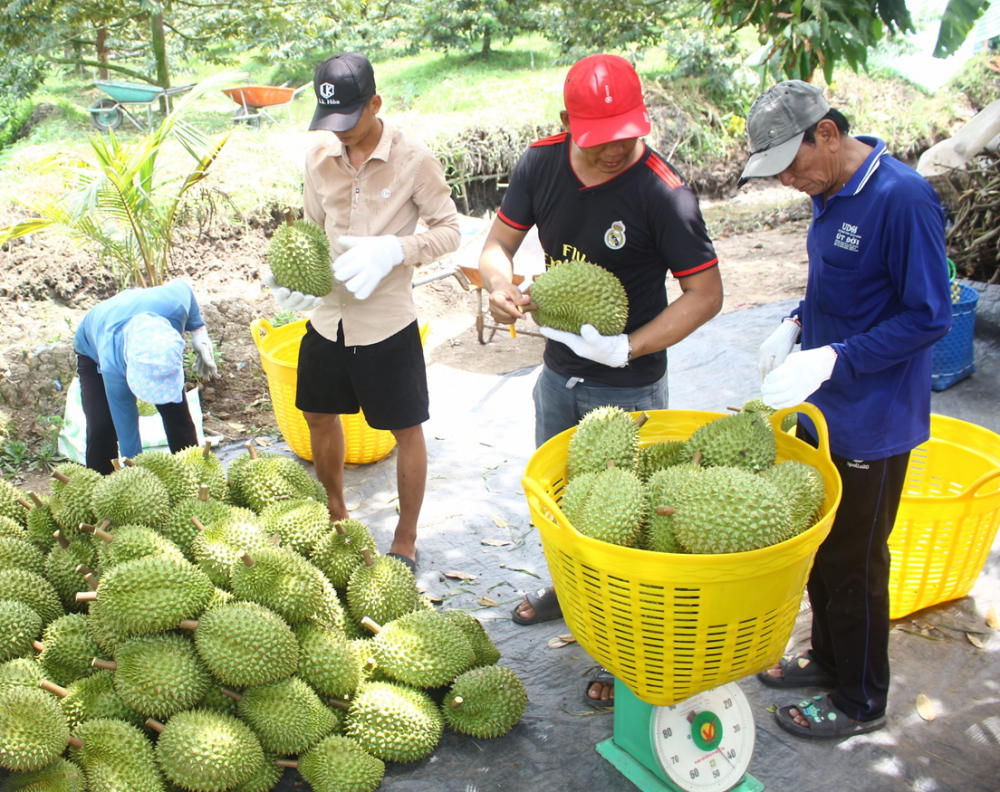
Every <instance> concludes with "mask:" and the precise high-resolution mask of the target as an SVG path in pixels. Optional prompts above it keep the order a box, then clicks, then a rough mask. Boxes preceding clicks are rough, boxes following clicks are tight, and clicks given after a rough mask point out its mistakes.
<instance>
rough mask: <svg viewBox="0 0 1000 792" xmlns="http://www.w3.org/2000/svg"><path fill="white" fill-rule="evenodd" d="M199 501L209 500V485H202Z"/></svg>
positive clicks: (199, 491)
mask: <svg viewBox="0 0 1000 792" xmlns="http://www.w3.org/2000/svg"><path fill="white" fill-rule="evenodd" d="M198 500H200V501H207V500H208V484H202V485H201V486H200V487H199V488H198Z"/></svg>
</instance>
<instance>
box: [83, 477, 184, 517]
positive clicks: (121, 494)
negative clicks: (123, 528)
mask: <svg viewBox="0 0 1000 792" xmlns="http://www.w3.org/2000/svg"><path fill="white" fill-rule="evenodd" d="M90 505H91V507H92V508H93V509H94V519H95V520H99V521H103V520H110V521H111V525H112V527H114V526H118V525H129V524H138V525H146V526H148V527H150V528H159V527H160V525H162V524H163V522H164V521H165V520H166V519H167V516H168V515H169V514H170V493H169V492H167V488H166V487H165V486H163V482H162V481H160V479H159V477H157V475H156V474H155V473H153V471H151V470H147V469H146V468H141V467H123V468H122V469H121V470H116V471H115V472H114V473H112V474H110V475H108V476H105V477H104V478H102V479H101V480H100V481H98V482H97V484H96V485H95V486H94V492H93V494H92V495H91V498H90Z"/></svg>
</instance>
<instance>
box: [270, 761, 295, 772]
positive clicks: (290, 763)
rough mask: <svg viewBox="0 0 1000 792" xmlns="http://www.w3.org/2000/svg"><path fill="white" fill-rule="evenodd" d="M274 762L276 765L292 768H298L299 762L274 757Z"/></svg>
mask: <svg viewBox="0 0 1000 792" xmlns="http://www.w3.org/2000/svg"><path fill="white" fill-rule="evenodd" d="M274 764H275V766H276V767H290V768H292V770H298V769H299V763H298V762H296V761H294V760H292V759H275V760H274Z"/></svg>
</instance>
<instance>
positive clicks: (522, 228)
mask: <svg viewBox="0 0 1000 792" xmlns="http://www.w3.org/2000/svg"><path fill="white" fill-rule="evenodd" d="M497 217H499V218H500V219H501V220H502V221H503V222H505V223H506V224H507V225H509V226H510V227H511V228H516V229H518V230H520V231H527V230H528V229H530V228H531V226H530V225H522V224H521V223H515V222H514V221H513V220H511V219H510V218H509V217H507V215H505V214H504V213H503V212H501V211H500V210H499V209H498V210H497Z"/></svg>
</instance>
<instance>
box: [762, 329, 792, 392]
mask: <svg viewBox="0 0 1000 792" xmlns="http://www.w3.org/2000/svg"><path fill="white" fill-rule="evenodd" d="M801 330H802V325H800V324H799V323H798V322H797V321H795V320H794V319H787V318H786V319H784V320H783V321H782V322H781V324H780V325H778V329H777V330H775V331H774V332H773V333H771V335H769V336H768V337H767V339H766V340H765V341H764V343H763V344H761V345H760V357H759V359H758V361H757V367H758V368H759V369H760V380H761V382H763V381H764V379H765V378H766V377H767V375H768V374H770V373H771V372H772V371H774V369H776V368H777V367H778V366H780V365H781V364H782V363H784V362H785V358H786V357H788V354H789V352H791V351H792V347H793V346H795V341H796V339H798V337H799V332H801Z"/></svg>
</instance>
